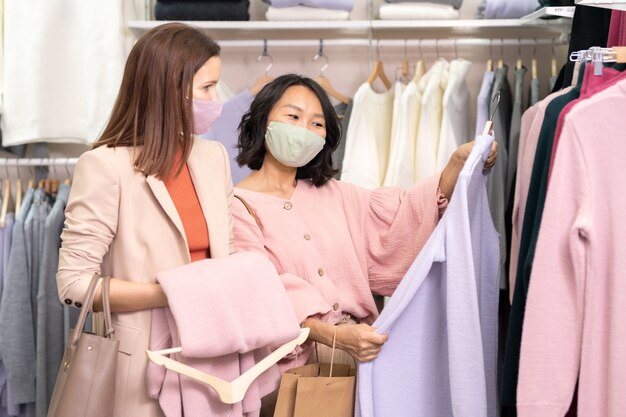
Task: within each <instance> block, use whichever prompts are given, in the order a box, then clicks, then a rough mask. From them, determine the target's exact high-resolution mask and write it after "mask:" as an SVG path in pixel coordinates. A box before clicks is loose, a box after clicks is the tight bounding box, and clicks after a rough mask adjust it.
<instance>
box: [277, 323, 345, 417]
mask: <svg viewBox="0 0 626 417" xmlns="http://www.w3.org/2000/svg"><path fill="white" fill-rule="evenodd" d="M334 339H335V337H334V335H333V355H332V359H331V363H312V364H308V365H304V366H300V367H298V368H294V369H290V370H288V371H286V372H285V373H284V374H283V375H282V377H281V380H280V386H279V388H278V399H277V400H276V408H275V411H274V417H353V416H354V393H355V387H356V369H354V368H353V367H351V366H350V365H339V364H333V361H334V353H335V340H334Z"/></svg>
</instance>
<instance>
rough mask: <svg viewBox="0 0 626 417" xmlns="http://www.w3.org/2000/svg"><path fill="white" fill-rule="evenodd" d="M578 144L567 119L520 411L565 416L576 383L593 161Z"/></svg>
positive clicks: (542, 240) (539, 258)
mask: <svg viewBox="0 0 626 417" xmlns="http://www.w3.org/2000/svg"><path fill="white" fill-rule="evenodd" d="M579 143H580V142H579V141H578V137H577V135H576V132H575V130H574V129H573V127H572V126H571V125H566V126H565V128H564V129H563V133H562V140H561V144H560V145H559V150H558V153H557V155H556V161H555V164H554V171H553V173H552V177H551V179H550V184H549V187H548V193H547V196H546V203H545V208H544V212H543V217H542V221H541V229H540V231H539V238H538V241H537V250H536V252H535V259H534V264H533V270H532V275H531V279H530V283H529V288H528V299H527V302H526V310H525V316H524V328H523V332H522V344H521V353H520V367H519V381H518V391H517V399H518V403H517V410H518V415H519V416H520V417H535V416H536V417H539V416H541V417H557V416H559V417H560V416H563V415H565V414H566V412H567V410H568V408H569V406H570V402H571V400H572V396H573V393H574V388H575V386H576V380H577V376H578V369H579V362H580V353H581V337H582V336H581V335H582V327H583V299H584V288H585V280H586V270H587V267H588V265H587V259H588V254H587V247H588V240H587V239H586V236H588V231H589V213H590V211H589V207H588V204H587V202H588V201H589V184H588V178H587V175H586V171H587V170H586V163H585V158H584V153H583V152H582V150H581V148H580V144H579ZM555 301H556V302H555Z"/></svg>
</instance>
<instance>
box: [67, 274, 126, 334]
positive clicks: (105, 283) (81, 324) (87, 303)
mask: <svg viewBox="0 0 626 417" xmlns="http://www.w3.org/2000/svg"><path fill="white" fill-rule="evenodd" d="M99 281H100V275H99V274H94V276H93V278H92V279H91V282H90V283H89V287H88V288H87V297H86V298H85V300H84V303H83V306H82V307H81V309H80V314H79V315H78V321H77V322H76V326H75V327H74V330H72V334H71V335H70V340H69V344H70V345H72V346H76V344H77V343H78V339H79V338H80V334H81V333H82V331H83V329H84V328H85V322H86V321H87V314H89V312H90V311H91V309H92V307H93V299H94V297H95V296H96V288H97V284H98V282H99ZM102 307H103V310H104V326H105V337H107V338H109V339H110V338H111V336H112V334H113V332H115V330H114V329H113V326H112V324H111V305H110V303H109V278H108V277H104V278H102Z"/></svg>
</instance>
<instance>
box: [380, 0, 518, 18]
mask: <svg viewBox="0 0 626 417" xmlns="http://www.w3.org/2000/svg"><path fill="white" fill-rule="evenodd" d="M386 1H387V4H383V5H381V6H380V9H379V11H378V14H379V17H380V19H381V20H437V19H457V18H458V17H459V11H458V8H459V7H461V3H462V2H463V0H447V1H446V0H435V1H428V2H425V1H420V0H415V1H406V0H396V1H394V0H386ZM516 1H517V0H516ZM391 3H393V4H391Z"/></svg>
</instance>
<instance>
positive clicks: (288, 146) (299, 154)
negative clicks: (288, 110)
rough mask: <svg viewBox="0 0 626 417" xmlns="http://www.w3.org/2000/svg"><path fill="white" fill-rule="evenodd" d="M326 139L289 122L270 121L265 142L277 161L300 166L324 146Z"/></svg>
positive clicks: (311, 158)
mask: <svg viewBox="0 0 626 417" xmlns="http://www.w3.org/2000/svg"><path fill="white" fill-rule="evenodd" d="M325 142H326V141H325V140H324V138H322V137H321V136H319V135H316V134H315V133H313V132H311V131H310V130H309V129H305V128H303V127H299V126H294V125H291V124H289V123H282V122H270V124H269V125H268V126H267V132H265V144H266V146H267V149H268V150H269V151H270V153H271V154H272V155H273V156H274V158H276V160H277V161H278V162H280V163H281V164H283V165H286V166H288V167H293V168H300V167H303V166H305V165H306V164H308V163H309V162H311V161H312V160H313V158H315V156H316V155H317V154H318V153H320V151H321V150H322V149H323V148H324V143H325Z"/></svg>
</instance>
